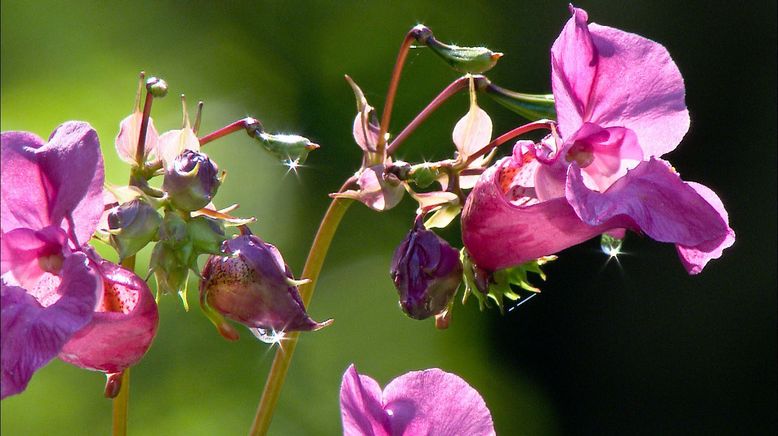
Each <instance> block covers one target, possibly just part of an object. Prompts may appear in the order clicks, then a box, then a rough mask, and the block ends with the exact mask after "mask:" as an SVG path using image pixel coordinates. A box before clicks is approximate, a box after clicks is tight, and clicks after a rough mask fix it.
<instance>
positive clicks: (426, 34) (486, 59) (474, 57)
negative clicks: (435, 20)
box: [412, 25, 503, 73]
mask: <svg viewBox="0 0 778 436" xmlns="http://www.w3.org/2000/svg"><path fill="white" fill-rule="evenodd" d="M412 32H413V33H414V36H415V37H416V40H417V41H418V42H419V43H420V44H424V45H426V46H427V47H429V48H430V49H432V51H433V52H435V54H437V55H438V56H440V57H441V58H442V59H443V60H444V61H446V63H447V64H449V65H450V66H451V68H453V69H455V70H456V71H459V72H460V73H484V72H486V71H489V70H491V69H492V68H493V67H494V66H495V65H496V64H497V61H498V60H499V59H500V58H501V57H502V56H503V54H502V53H498V52H493V51H491V50H489V49H488V48H486V47H459V46H456V45H449V44H444V43H442V42H440V41H438V40H437V39H435V36H434V35H433V34H432V31H431V30H430V29H429V28H428V27H426V26H423V25H418V26H416V27H414V28H413V30H412Z"/></svg>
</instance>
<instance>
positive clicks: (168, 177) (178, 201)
mask: <svg viewBox="0 0 778 436" xmlns="http://www.w3.org/2000/svg"><path fill="white" fill-rule="evenodd" d="M220 184H221V181H220V180H219V168H218V167H217V166H216V164H215V163H213V161H211V159H209V158H208V156H206V155H205V154H204V153H200V152H197V151H192V150H184V151H183V152H182V153H181V154H180V155H178V157H177V158H175V159H174V160H173V162H172V163H171V164H170V166H168V168H166V169H165V180H164V181H163V182H162V189H163V190H164V191H165V192H167V193H168V195H169V196H170V201H171V202H172V203H173V206H175V207H176V208H177V209H180V210H185V211H193V210H198V209H201V208H203V207H205V206H206V205H207V204H208V203H210V202H211V200H212V199H213V197H214V195H216V191H217V190H218V189H219V185H220Z"/></svg>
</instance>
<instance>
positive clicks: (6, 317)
mask: <svg viewBox="0 0 778 436" xmlns="http://www.w3.org/2000/svg"><path fill="white" fill-rule="evenodd" d="M61 277H62V280H61V282H60V283H59V289H58V292H59V293H60V294H61V295H62V297H61V298H59V300H58V301H57V302H55V303H54V304H51V305H50V306H48V307H43V306H41V304H40V303H39V302H38V301H36V300H35V298H33V297H32V296H31V295H30V294H28V293H27V292H26V291H25V290H24V289H23V288H20V287H17V286H10V285H7V284H6V283H5V281H3V282H2V285H1V286H2V290H1V291H0V301H1V302H0V306H1V307H2V350H3V353H2V398H5V397H7V396H8V395H13V394H17V393H19V392H21V391H23V390H24V389H25V388H26V386H27V383H28V382H29V380H30V378H31V377H32V375H33V373H34V372H35V371H37V370H38V369H39V368H41V367H42V366H44V365H45V364H46V363H48V362H49V361H50V360H51V359H53V358H54V357H56V355H57V353H59V351H60V349H61V348H62V346H63V345H64V344H65V343H66V342H67V341H68V339H69V338H70V337H71V336H73V334H75V333H76V332H78V331H79V330H81V329H82V328H83V327H84V326H85V325H87V324H88V323H89V322H90V320H91V319H92V317H93V314H94V309H95V304H96V302H97V297H98V295H99V294H100V293H101V292H102V281H101V280H100V279H99V277H98V275H97V273H96V272H95V271H94V270H93V269H92V268H91V267H90V266H89V264H88V260H87V257H86V255H84V254H83V253H75V254H72V255H69V256H67V257H66V258H65V261H64V264H63V267H62V274H61Z"/></svg>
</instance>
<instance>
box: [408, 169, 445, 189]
mask: <svg viewBox="0 0 778 436" xmlns="http://www.w3.org/2000/svg"><path fill="white" fill-rule="evenodd" d="M438 177H440V170H439V169H438V168H437V167H435V166H433V165H431V164H428V163H422V164H418V165H414V166H412V167H411V171H410V173H409V174H408V180H410V181H412V182H413V183H414V184H415V185H416V186H418V187H419V188H426V187H427V186H429V185H431V184H432V183H433V182H435V180H437V179H438Z"/></svg>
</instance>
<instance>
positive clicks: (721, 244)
mask: <svg viewBox="0 0 778 436" xmlns="http://www.w3.org/2000/svg"><path fill="white" fill-rule="evenodd" d="M686 184H687V185H689V186H691V187H692V188H693V189H694V190H695V191H697V194H699V195H700V197H702V198H703V199H704V200H705V201H707V202H708V204H710V205H711V206H713V208H714V209H715V210H716V212H718V214H719V215H720V216H721V218H722V219H723V220H724V222H726V223H727V225H729V215H728V214H727V211H726V209H724V204H723V203H722V202H721V199H720V198H719V197H718V196H717V195H716V194H715V193H714V192H713V191H712V190H711V189H710V188H708V187H707V186H705V185H700V184H699V183H694V182H686ZM734 243H735V232H734V231H733V230H732V229H730V228H727V235H726V236H725V237H724V238H723V239H714V240H711V241H708V242H705V243H703V244H700V245H698V246H696V247H685V246H683V245H676V246H675V247H676V249H677V251H678V256H680V258H681V263H683V266H684V268H686V271H688V272H689V274H699V273H700V271H702V269H703V268H704V267H705V265H706V264H707V263H708V261H709V260H711V259H718V258H719V257H721V254H722V252H723V251H724V249H725V248H729V247H731V246H732V244H734Z"/></svg>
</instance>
